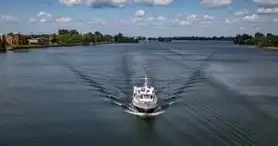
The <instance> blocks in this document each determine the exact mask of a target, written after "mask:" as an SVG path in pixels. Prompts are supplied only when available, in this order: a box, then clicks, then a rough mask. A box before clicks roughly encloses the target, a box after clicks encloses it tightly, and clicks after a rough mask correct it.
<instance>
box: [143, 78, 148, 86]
mask: <svg viewBox="0 0 278 146" xmlns="http://www.w3.org/2000/svg"><path fill="white" fill-rule="evenodd" d="M143 79H144V80H145V84H144V85H145V87H147V86H148V79H149V78H147V76H145V78H143Z"/></svg>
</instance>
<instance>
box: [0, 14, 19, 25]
mask: <svg viewBox="0 0 278 146" xmlns="http://www.w3.org/2000/svg"><path fill="white" fill-rule="evenodd" d="M1 19H3V20H4V21H5V22H7V23H17V22H18V19H17V18H16V17H14V16H11V15H2V16H1Z"/></svg>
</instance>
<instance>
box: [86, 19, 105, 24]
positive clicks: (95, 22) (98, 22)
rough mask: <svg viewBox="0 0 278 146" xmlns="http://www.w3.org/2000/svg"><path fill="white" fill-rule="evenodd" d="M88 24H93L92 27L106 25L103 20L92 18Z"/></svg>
mask: <svg viewBox="0 0 278 146" xmlns="http://www.w3.org/2000/svg"><path fill="white" fill-rule="evenodd" d="M88 23H89V24H94V25H96V24H100V25H106V24H107V23H106V21H104V20H102V19H100V18H92V20H91V21H89V22H88Z"/></svg>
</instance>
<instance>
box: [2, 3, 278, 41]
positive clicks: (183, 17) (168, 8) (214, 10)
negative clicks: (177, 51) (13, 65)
mask: <svg viewBox="0 0 278 146" xmlns="http://www.w3.org/2000/svg"><path fill="white" fill-rule="evenodd" d="M277 26H278V0H9V1H4V0H1V5H0V33H9V32H19V33H23V34H38V33H56V32H57V30H58V29H62V28H64V29H76V30H78V31H79V32H82V33H86V32H95V31H100V32H101V33H103V34H111V35H115V34H118V33H122V34H124V35H126V36H149V37H157V36H163V37H165V36H235V35H236V34H239V33H240V34H242V33H249V34H254V33H255V32H263V33H274V34H278V27H277Z"/></svg>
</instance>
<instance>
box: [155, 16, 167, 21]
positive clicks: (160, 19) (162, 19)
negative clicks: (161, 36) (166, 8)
mask: <svg viewBox="0 0 278 146" xmlns="http://www.w3.org/2000/svg"><path fill="white" fill-rule="evenodd" d="M157 20H159V21H165V20H166V18H165V17H163V16H158V17H157Z"/></svg>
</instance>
